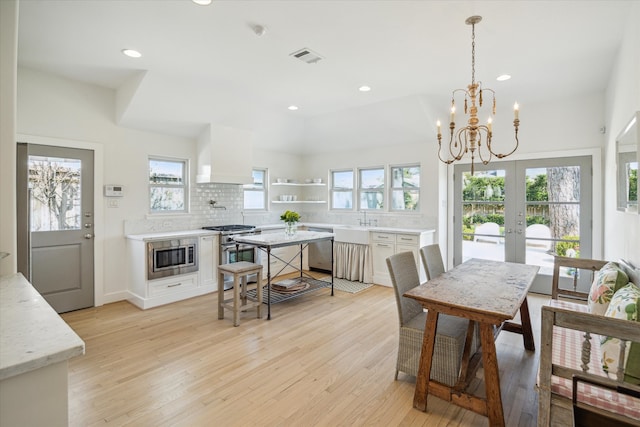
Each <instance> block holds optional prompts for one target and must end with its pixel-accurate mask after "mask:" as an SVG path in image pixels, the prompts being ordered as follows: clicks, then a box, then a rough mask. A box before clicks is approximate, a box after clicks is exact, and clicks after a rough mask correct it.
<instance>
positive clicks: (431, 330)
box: [404, 258, 539, 427]
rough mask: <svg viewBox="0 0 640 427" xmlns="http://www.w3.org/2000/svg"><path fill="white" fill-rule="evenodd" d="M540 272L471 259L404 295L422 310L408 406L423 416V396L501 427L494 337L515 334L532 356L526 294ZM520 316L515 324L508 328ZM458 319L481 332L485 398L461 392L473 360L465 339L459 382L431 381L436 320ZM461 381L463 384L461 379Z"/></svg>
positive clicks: (468, 339) (468, 342) (522, 265)
mask: <svg viewBox="0 0 640 427" xmlns="http://www.w3.org/2000/svg"><path fill="white" fill-rule="evenodd" d="M538 270H539V267H538V266H533V265H526V264H517V263H511V262H499V261H490V260H483V259H475V258H474V259H470V260H468V261H466V262H464V263H462V264H460V265H458V266H456V267H454V268H453V269H451V270H449V271H447V272H445V273H443V274H441V275H439V276H437V277H434V278H432V279H431V280H429V281H427V282H425V283H423V284H421V285H420V286H417V287H415V288H413V289H411V290H410V291H408V292H406V293H405V294H404V296H405V297H408V298H412V299H415V300H416V301H418V302H419V303H420V304H421V305H422V306H423V307H424V308H426V309H427V320H426V325H425V329H424V339H423V343H422V354H421V356H420V368H419V370H418V376H417V379H416V390H415V394H414V397H413V406H414V407H415V408H417V409H420V410H422V411H426V410H427V396H428V395H429V394H433V395H436V396H437V397H439V398H441V399H444V400H446V401H448V402H451V403H453V404H456V405H458V406H461V407H463V408H466V409H469V410H472V411H474V412H477V413H479V414H481V415H484V416H486V417H488V418H489V425H491V426H492V427H493V426H504V425H505V423H504V412H503V408H502V396H501V393H500V376H499V374H498V358H497V354H496V346H495V337H496V335H497V332H496V331H499V330H500V329H501V330H505V331H509V332H516V333H520V334H522V336H523V342H524V348H525V349H526V350H529V351H534V350H535V344H534V340H533V331H532V329H531V319H530V316H529V306H528V304H527V292H528V291H529V288H530V287H531V284H532V283H533V280H534V279H535V277H536V274H537V273H538ZM518 311H520V323H515V322H511V320H513V318H514V317H515V316H516V314H517V313H518ZM441 313H442V314H449V315H453V316H459V317H464V318H467V319H469V320H470V321H473V322H476V323H477V325H478V327H479V330H480V349H479V352H480V353H481V358H482V365H483V367H484V383H485V389H486V398H485V397H478V396H475V395H472V394H469V393H467V392H466V390H465V389H464V388H466V386H467V385H468V383H469V377H470V376H469V372H468V371H467V367H468V366H469V365H470V362H469V360H470V359H471V358H472V357H473V355H471V354H469V352H468V351H467V350H466V349H468V348H470V347H471V346H470V341H471V340H472V339H473V334H472V333H471V331H472V328H470V329H469V331H470V333H468V334H467V342H466V343H465V352H464V354H463V361H462V366H463V369H461V372H460V379H459V381H458V382H457V383H456V385H454V386H448V385H445V384H442V383H439V382H437V381H434V380H431V379H430V374H431V361H432V356H433V349H434V346H435V338H436V327H437V324H438V316H439V314H441ZM476 356H478V355H477V354H476ZM464 377H466V378H464Z"/></svg>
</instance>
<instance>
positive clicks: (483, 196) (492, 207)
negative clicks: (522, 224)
mask: <svg viewBox="0 0 640 427" xmlns="http://www.w3.org/2000/svg"><path fill="white" fill-rule="evenodd" d="M504 176H505V172H504V171H503V170H489V171H482V172H476V173H475V175H471V172H464V173H463V174H462V180H461V182H462V240H463V242H462V260H463V262H464V261H466V260H468V259H471V258H482V259H491V260H495V261H504V260H505V251H504V210H505V205H504V201H505V190H504Z"/></svg>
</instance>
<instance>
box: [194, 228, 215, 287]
mask: <svg viewBox="0 0 640 427" xmlns="http://www.w3.org/2000/svg"><path fill="white" fill-rule="evenodd" d="M198 253H199V255H200V258H199V260H198V263H199V265H198V271H199V275H200V279H199V283H198V285H199V286H209V287H211V286H213V287H215V286H216V282H217V277H216V276H217V275H216V266H217V265H218V236H202V237H200V248H199V251H198Z"/></svg>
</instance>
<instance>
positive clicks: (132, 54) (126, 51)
mask: <svg viewBox="0 0 640 427" xmlns="http://www.w3.org/2000/svg"><path fill="white" fill-rule="evenodd" d="M122 53H124V54H125V55H127V56H128V57H130V58H140V57H141V56H142V54H141V53H140V52H138V51H137V50H133V49H122Z"/></svg>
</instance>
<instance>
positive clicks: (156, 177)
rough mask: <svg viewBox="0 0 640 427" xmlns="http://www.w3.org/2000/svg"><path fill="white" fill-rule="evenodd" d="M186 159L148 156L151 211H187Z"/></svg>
mask: <svg viewBox="0 0 640 427" xmlns="http://www.w3.org/2000/svg"><path fill="white" fill-rule="evenodd" d="M187 204H188V185H187V161H186V160H171V159H160V158H149V209H150V211H151V213H166V212H187Z"/></svg>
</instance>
